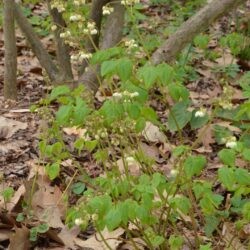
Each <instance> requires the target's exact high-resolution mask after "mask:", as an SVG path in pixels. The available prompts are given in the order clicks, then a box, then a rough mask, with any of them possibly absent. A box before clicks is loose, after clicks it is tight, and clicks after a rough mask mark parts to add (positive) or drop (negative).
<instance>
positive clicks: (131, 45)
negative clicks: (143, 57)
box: [125, 39, 138, 49]
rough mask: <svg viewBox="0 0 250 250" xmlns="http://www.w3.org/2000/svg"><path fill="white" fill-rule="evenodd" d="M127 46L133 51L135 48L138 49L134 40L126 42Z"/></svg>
mask: <svg viewBox="0 0 250 250" xmlns="http://www.w3.org/2000/svg"><path fill="white" fill-rule="evenodd" d="M125 46H126V47H128V49H133V48H137V47H138V45H137V43H136V42H135V40H134V39H130V40H127V41H125Z"/></svg>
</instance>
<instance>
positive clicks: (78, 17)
mask: <svg viewBox="0 0 250 250" xmlns="http://www.w3.org/2000/svg"><path fill="white" fill-rule="evenodd" d="M81 19H82V16H81V15H73V16H70V18H69V20H70V21H72V22H75V21H80V20H81Z"/></svg>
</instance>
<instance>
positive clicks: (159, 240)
mask: <svg viewBox="0 0 250 250" xmlns="http://www.w3.org/2000/svg"><path fill="white" fill-rule="evenodd" d="M150 241H151V243H152V245H153V247H155V248H157V247H158V246H160V245H161V244H162V243H163V242H164V241H165V238H164V237H162V236H160V235H155V236H154V237H153V238H152V239H150Z"/></svg>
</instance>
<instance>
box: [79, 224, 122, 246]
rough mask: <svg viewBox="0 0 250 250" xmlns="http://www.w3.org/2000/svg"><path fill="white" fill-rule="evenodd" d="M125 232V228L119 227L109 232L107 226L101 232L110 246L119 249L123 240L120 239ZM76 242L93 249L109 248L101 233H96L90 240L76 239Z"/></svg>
mask: <svg viewBox="0 0 250 250" xmlns="http://www.w3.org/2000/svg"><path fill="white" fill-rule="evenodd" d="M123 233H124V229H122V228H117V229H116V230H114V231H112V232H109V231H108V230H107V229H106V228H105V229H104V230H103V231H102V232H101V234H102V236H103V237H104V239H105V240H106V242H107V243H108V245H109V247H110V248H111V249H113V250H115V249H117V247H118V246H119V244H121V243H122V240H120V239H118V237H120V236H121V235H122V234H123ZM75 244H76V245H78V246H79V247H83V248H91V249H93V250H107V249H109V248H108V247H107V246H106V245H105V244H104V242H103V241H102V239H101V236H100V234H98V233H96V234H95V235H94V236H92V237H90V238H89V239H88V240H85V241H83V240H80V239H79V238H77V239H75Z"/></svg>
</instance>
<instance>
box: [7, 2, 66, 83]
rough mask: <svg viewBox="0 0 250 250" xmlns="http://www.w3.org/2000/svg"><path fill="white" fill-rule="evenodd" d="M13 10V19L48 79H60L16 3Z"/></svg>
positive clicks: (54, 66) (54, 80) (55, 68)
mask: <svg viewBox="0 0 250 250" xmlns="http://www.w3.org/2000/svg"><path fill="white" fill-rule="evenodd" d="M6 1H8V0H6ZM14 10H15V19H16V21H17V24H18V26H19V27H20V29H21V31H22V32H23V34H24V36H25V37H26V39H27V41H28V42H29V44H30V46H31V49H32V51H33V52H34V54H35V55H36V57H37V58H38V60H39V62H40V64H41V65H42V67H43V68H44V69H45V70H46V72H47V74H48V76H49V78H50V80H51V81H53V82H57V81H60V80H62V77H59V72H58V69H57V67H56V65H55V64H54V63H53V61H52V60H51V58H50V55H49V54H48V52H47V51H46V50H45V49H44V48H43V45H42V43H41V41H40V39H39V37H38V36H37V34H36V33H35V32H34V30H33V28H32V26H31V24H30V23H29V21H28V20H27V18H26V17H25V16H24V15H23V13H22V10H21V8H20V6H19V5H18V4H15V9H14Z"/></svg>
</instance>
